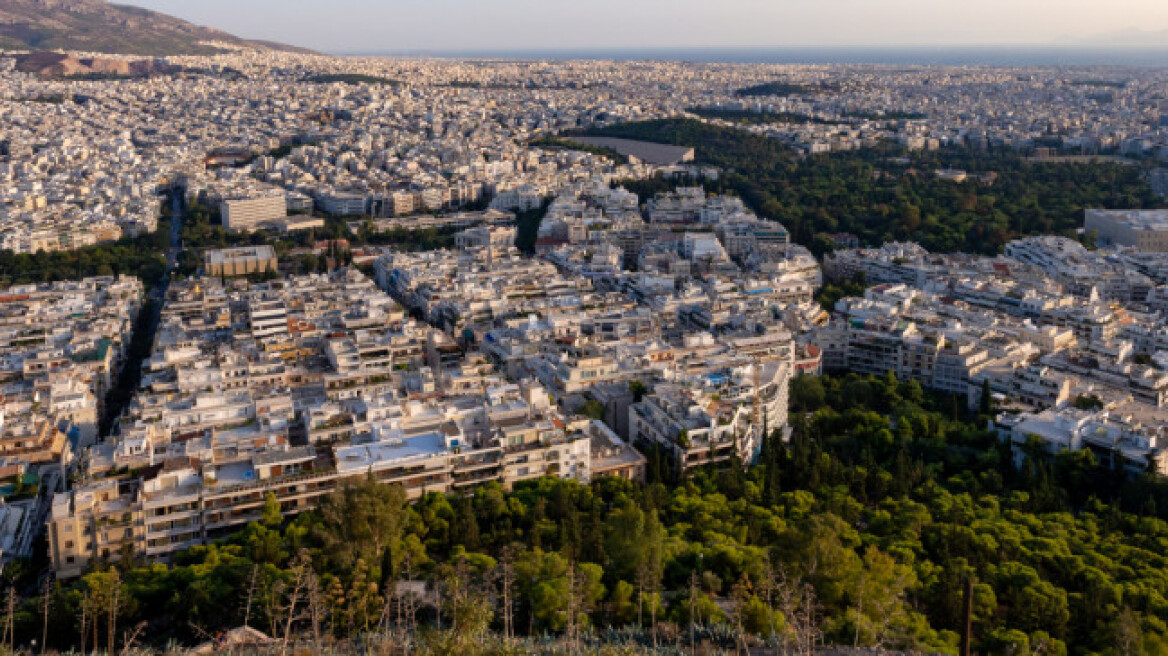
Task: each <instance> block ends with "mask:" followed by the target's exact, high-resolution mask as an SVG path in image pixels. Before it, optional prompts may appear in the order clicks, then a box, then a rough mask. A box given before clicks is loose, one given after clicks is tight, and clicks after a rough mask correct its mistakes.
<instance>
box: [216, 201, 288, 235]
mask: <svg viewBox="0 0 1168 656" xmlns="http://www.w3.org/2000/svg"><path fill="white" fill-rule="evenodd" d="M219 213H220V216H221V217H222V221H223V227H224V228H227V229H228V230H232V231H235V232H247V231H249V230H255V229H257V228H261V227H264V224H267V223H275V222H277V221H282V220H283V219H285V218H287V216H288V202H287V200H285V198H284V195H283V194H270V195H264V196H255V197H246V198H226V199H224V200H223V202H222V203H220V205H219Z"/></svg>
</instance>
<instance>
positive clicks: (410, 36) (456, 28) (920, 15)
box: [121, 0, 1168, 52]
mask: <svg viewBox="0 0 1168 656" xmlns="http://www.w3.org/2000/svg"><path fill="white" fill-rule="evenodd" d="M121 1H123V2H129V3H131V4H136V5H141V6H144V7H149V8H151V9H155V10H158V11H162V12H165V13H168V14H172V15H175V16H179V17H181V18H185V19H187V20H190V21H193V22H196V23H200V24H203V25H209V26H211V27H217V28H220V29H224V30H227V31H229V32H232V33H234V34H236V35H238V36H242V37H249V38H263V39H272V40H277V41H283V42H286V43H291V44H294V45H300V46H306V47H310V48H315V49H317V50H321V51H325V52H373V51H376V52H404V51H431V52H442V51H448V52H449V51H469V50H508V51H515V50H539V49H560V50H567V49H619V48H687V47H688V48H692V47H705V46H839V45H856V46H865V45H885V46H902V45H979V44H1045V43H1050V42H1052V41H1058V40H1062V39H1067V38H1070V39H1082V38H1089V37H1095V36H1099V35H1106V34H1110V33H1115V32H1120V31H1124V30H1129V29H1133V28H1135V29H1140V30H1168V0H582V1H565V0H121ZM1165 41H1166V43H1165V45H1166V47H1168V38H1166V39H1165Z"/></svg>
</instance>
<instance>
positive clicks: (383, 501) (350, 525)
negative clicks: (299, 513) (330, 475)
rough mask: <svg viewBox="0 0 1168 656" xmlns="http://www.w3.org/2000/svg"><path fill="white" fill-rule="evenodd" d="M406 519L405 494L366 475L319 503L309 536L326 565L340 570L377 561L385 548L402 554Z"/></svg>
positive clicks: (350, 482) (345, 485)
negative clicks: (349, 564) (360, 563)
mask: <svg viewBox="0 0 1168 656" xmlns="http://www.w3.org/2000/svg"><path fill="white" fill-rule="evenodd" d="M406 517H407V511H406V499H405V492H404V491H403V490H402V489H401V487H399V486H396V485H382V484H381V483H380V482H378V481H377V479H376V478H374V477H373V476H372V474H370V475H369V476H367V477H365V478H363V479H359V480H354V481H348V482H346V483H344V484H342V485H341V486H340V487H338V488H337V490H336V491H334V492H333V493H331V494H329V495H328V496H327V497H325V498H324V500H323V501H322V503H321V505H320V508H319V510H318V512H317V518H318V521H317V523H315V524H314V525H312V526H311V527H310V537H311V538H312V540H313V542H315V543H316V544H317V545H319V546H320V552H321V554H322V557H323V560H324V562H325V563H326V566H327V567H329V568H332V569H340V568H343V567H344V566H345V565H346V564H347V563H354V562H356V561H357V559H358V558H362V559H364V560H365V561H366V562H371V561H372V562H378V561H379V560H380V558H381V555H382V553H383V552H384V550H385V549H386V548H387V547H388V548H390V549H391V550H392V552H393V553H395V554H397V553H400V552H401V549H400V545H401V539H402V534H403V532H404V530H405V522H406Z"/></svg>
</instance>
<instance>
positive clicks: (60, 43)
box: [0, 0, 309, 57]
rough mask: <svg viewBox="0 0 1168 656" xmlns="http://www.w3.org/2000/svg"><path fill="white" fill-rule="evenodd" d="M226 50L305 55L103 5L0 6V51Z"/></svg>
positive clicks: (101, 1) (91, 0) (27, 2)
mask: <svg viewBox="0 0 1168 656" xmlns="http://www.w3.org/2000/svg"><path fill="white" fill-rule="evenodd" d="M213 44H224V45H226V46H228V47H246V48H259V49H263V50H278V51H285V52H309V51H307V50H304V49H302V48H295V47H293V46H287V45H283V44H279V43H271V42H268V41H254V40H248V39H242V38H239V37H237V36H234V35H231V34H228V33H226V32H222V31H220V30H216V29H213V28H209V27H203V26H201V25H195V24H193V23H189V22H187V21H184V20H181V19H178V18H174V17H173V16H168V15H166V14H162V13H159V12H156V11H150V10H148V9H143V8H141V7H131V6H127V5H117V4H112V3H109V2H105V0H0V50H75V51H86V52H101V53H110V54H125V55H143V56H150V57H165V56H173V55H212V54H216V53H219V52H222V51H223V50H224V49H223V48H220V47H216V46H215V45H213Z"/></svg>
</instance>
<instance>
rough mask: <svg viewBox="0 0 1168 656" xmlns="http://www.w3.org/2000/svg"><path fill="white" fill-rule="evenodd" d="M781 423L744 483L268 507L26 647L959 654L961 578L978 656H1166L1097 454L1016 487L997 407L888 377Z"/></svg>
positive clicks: (841, 387) (66, 586)
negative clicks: (699, 648)
mask: <svg viewBox="0 0 1168 656" xmlns="http://www.w3.org/2000/svg"><path fill="white" fill-rule="evenodd" d="M791 402H792V409H793V417H794V420H793V429H794V431H793V436H792V438H791V440H790V441H789V442H788V443H784V442H782V441H781V440H780V439H778V433H777V432H776V433H775V435H772V436H771V438H770V439H769V440H768V441H767V442H766V444H765V446H764V448H763V451H762V453H761V454H760V455H759V457H758V461H757V463H755V464H754V466H751V467H749V468H742V467H737V466H731V467H728V468H726V469H723V470H704V471H697V472H694V473H690V474H688V475H687V476H684V477H677V476H675V475H674V474H673V473H672V472H670V471H668V467H665V466H663V465H662V461H661V459H660V458H657V457H651V458H650V472H649V481H648V482H647V483H644V484H641V483H630V482H627V481H623V480H619V479H599V480H596V481H594V482H593V483H592V484H591V485H582V484H578V483H574V482H568V481H562V480H557V479H551V478H548V479H542V480H539V481H536V482H531V483H527V484H523V485H519V486H517V488H516V489H515V490H514V491H511V492H507V491H505V490H503V489H502V488H500V487H499V486H497V485H488V486H486V487H480V488H478V489H477V490H475V491H474V492H473V494H468V495H465V496H445V495H440V494H431V495H429V496H426V497H424V498H423V499H422V500H421V501H419V502H417V503H416V504H414V505H408V504H406V502H405V499H404V496H403V492H402V491H401V490H400V489H398V488H396V487H390V486H384V485H379V484H377V483H376V482H375V481H372V480H369V479H364V480H363V479H360V478H359V479H357V480H356V481H355V482H353V483H352V484H350V485H349V486H347V487H344V488H342V489H340V490H338V491H337V492H335V493H334V494H333V495H332V496H330V497H329V498H328V499H327V500H326V501H325V502H324V503H323V504H322V505H321V506H320V507H319V509H317V510H316V511H312V512H309V513H306V514H303V515H301V516H299V517H297V518H295V519H292V520H286V519H284V518H282V517H281V515H280V512H279V505H278V504H277V503H276V502H275V500H274V499H271V498H270V499H269V502H268V504H267V506H266V508H265V513H264V519H263V521H261V522H257V523H253V524H252V525H250V526H248V527H247V529H246V530H244V531H243V532H241V533H239V534H237V535H236V536H234V537H232V538H230V539H227V540H225V541H222V542H219V543H215V544H212V545H209V546H205V547H197V548H194V549H191V550H190V551H188V552H185V553H183V554H181V555H180V556H179V557H178V558H177V559H176V562H175V564H174V565H173V566H171V567H167V566H165V565H157V564H155V565H150V564H144V563H135V562H133V561H132V560H130V561H127V562H125V563H122V564H120V565H119V566H118V567H117V568H116V569H112V568H106V567H103V568H99V569H98V570H95V571H93V572H92V573H90V574H88V575H86V576H85V577H84V578H83V579H82V580H80V581H78V582H71V583H61V584H57V585H55V586H53V587H52V588H51V589H47V592H46V593H45V594H44V595H43V596H39V595H33V596H31V597H29V598H28V599H26V600H25V601H24V602H23V603H21V604H19V605H18V609H17V612H16V615H15V618H14V622H13V624H14V626H15V628H16V635H17V642H18V643H19V642H22V641H23V642H26V643H27V641H28V640H29V639H30V638H33V637H37V636H40V635H42V634H44V635H47V636H48V640H49V643H50V646H53V647H61V648H64V647H79V646H85V645H88V646H89V647H90V648H92V647H93V645H95V644H97V645H101V646H102V648H103V649H104V648H105V645H107V644H113V645H114V646H115V648H120V647H121V645H122V644H123V643H124V642H125V640H127V639H128V638H129V637H132V635H131V634H133V635H136V636H137V638H138V639H139V640H143V641H146V642H147V643H150V644H156V645H162V644H166V643H167V642H168V641H178V642H180V643H188V642H191V641H198V640H200V639H201V638H202V637H205V636H208V635H214V634H216V633H217V632H218V631H220V630H222V629H225V628H229V627H235V626H240V625H244V624H248V625H250V626H252V627H255V628H258V629H260V630H261V631H263V632H265V633H267V634H268V635H270V636H272V637H274V638H275V639H277V640H278V641H284V640H285V639H287V640H289V641H292V642H299V644H301V645H305V644H309V645H313V648H314V649H315V648H317V647H319V646H320V645H322V644H325V643H331V642H334V641H341V642H344V641H354V640H364V641H366V642H368V641H369V640H372V637H373V636H374V635H376V636H381V637H382V638H384V637H385V636H390V637H391V639H393V640H396V641H397V642H396V643H395V644H398V645H400V646H402V648H403V649H406V648H408V646H413V647H414V648H417V649H420V650H421V653H451V652H452V651H461V652H464V653H467V654H475V653H521V652H522V650H518V651H517V650H515V649H512V650H511V651H507V650H505V649H502V648H498V649H496V647H497V645H498V644H499V642H501V641H505V640H506V639H508V638H509V637H517V638H523V637H524V636H527V637H528V638H530V637H531V636H545V635H548V636H555V637H558V639H560V640H566V641H568V643H569V644H574V643H576V642H577V641H578V640H587V639H588V636H596V635H620V636H623V637H624V639H627V640H628V641H629V642H630V644H632V645H639V648H640V649H641V650H644V651H652V650H653V645H657V646H659V647H660V648H661V649H663V650H667V649H672V650H676V651H672V652H666V651H663V652H662V653H677V651H681V650H687V648H688V647H689V645H690V644H691V642H690V641H691V640H697V641H702V642H710V643H712V644H713V645H715V646H720V647H721V648H723V649H726V650H730V649H737V648H739V647H741V646H745V645H747V644H763V643H769V644H773V645H776V646H784V647H785V648H786V649H787V650H788V651H787V653H807V649H808V647H809V645H814V644H837V645H848V646H851V645H867V646H876V645H879V646H883V647H887V648H898V649H917V650H921V651H927V652H943V653H956V650H957V648H958V641H959V633H960V631H961V630H962V626H963V613H962V608H963V590H964V588H965V584H966V581H967V580H969V579H972V580H973V583H974V587H973V590H974V594H973V646H974V650H975V653H979V654H992V655H997V654H1001V655H1006V654H1039V653H1041V654H1117V655H1118V654H1168V625H1166V623H1165V618H1168V556H1166V555H1165V554H1166V553H1168V522H1165V521H1164V518H1163V514H1164V513H1163V512H1162V511H1161V512H1159V513H1157V510H1156V506H1155V504H1152V503H1149V502H1147V501H1140V499H1146V498H1148V495H1147V494H1146V492H1147V491H1148V490H1150V489H1152V488H1156V489H1158V490H1159V493H1160V494H1162V493H1163V490H1162V489H1159V486H1162V485H1163V484H1162V483H1159V482H1157V481H1153V480H1151V479H1149V480H1147V481H1140V482H1132V481H1126V480H1124V478H1123V477H1122V476H1121V475H1119V474H1117V473H1115V472H1112V471H1109V470H1108V469H1107V468H1106V467H1100V466H1099V465H1098V463H1096V462H1095V461H1094V459H1093V458H1092V457H1091V456H1090V455H1089V454H1088V453H1087V452H1079V453H1064V454H1061V455H1058V456H1056V457H1054V458H1046V457H1044V456H1042V455H1041V454H1040V453H1039V452H1038V451H1037V450H1035V451H1032V452H1031V458H1029V459H1027V460H1026V461H1025V464H1024V466H1023V467H1022V468H1020V469H1016V468H1015V467H1014V465H1013V457H1012V454H1011V452H1010V448H1009V446H1008V445H1003V444H1001V443H1000V442H999V441H998V440H997V438H996V437H995V436H994V435H993V434H991V433H988V432H987V431H986V430H984V428H982V427H983V426H984V420H985V418H986V414H985V413H986V412H987V411H989V410H991V409H989V408H981V412H978V413H970V412H969V411H967V410H966V408H965V404H964V402H963V400H962V399H957V398H955V397H952V396H946V395H939V394H932V393H927V392H925V391H923V390H922V389H921V387H920V386H919V385H918V384H917V383H915V382H908V383H903V382H900V381H897V380H896V379H895V378H894V377H892V376H891V375H889V376H887V377H883V378H875V377H868V378H863V377H859V376H855V375H850V376H847V377H842V378H822V379H820V378H800V379H797V381H796V383H795V385H794V388H793V390H792V401H791ZM1132 504H1135V507H1129V506H1131V505H1132ZM1165 508H1168V506H1165ZM406 581H410V582H415V581H416V582H425V587H424V588H422V587H421V585H420V584H418V585H415V586H408V585H406V584H405V583H403V582H406ZM406 590H413V591H416V592H411V593H406V592H405V591H406ZM46 599H47V601H48V603H47V604H46V603H45V601H46ZM46 608H47V609H48V610H47V613H46V612H45V609H46ZM87 618H88V619H87ZM94 618H97V620H96V621H95V620H94ZM131 629H136V631H132V630H131ZM111 631H112V634H113V636H114V637H113V638H110V635H111ZM111 640H112V642H110V641H111ZM349 644H352V642H350V643H349ZM492 645H494V646H492ZM625 653H632V652H625Z"/></svg>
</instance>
